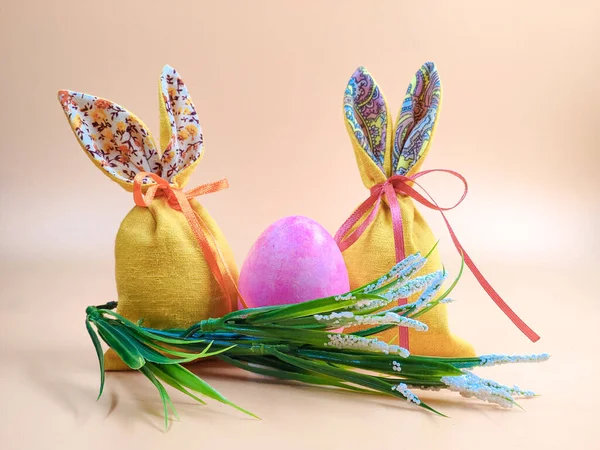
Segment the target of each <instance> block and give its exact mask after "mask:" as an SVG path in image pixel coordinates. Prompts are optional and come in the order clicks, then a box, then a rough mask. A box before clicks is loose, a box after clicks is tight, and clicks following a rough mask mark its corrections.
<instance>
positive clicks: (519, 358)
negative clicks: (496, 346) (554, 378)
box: [479, 353, 550, 367]
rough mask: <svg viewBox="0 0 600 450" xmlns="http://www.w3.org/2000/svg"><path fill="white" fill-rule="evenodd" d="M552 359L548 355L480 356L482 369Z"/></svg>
mask: <svg viewBox="0 0 600 450" xmlns="http://www.w3.org/2000/svg"><path fill="white" fill-rule="evenodd" d="M549 358H550V355H549V354H548V353H540V354H537V355H501V354H493V355H483V356H480V357H479V359H480V360H481V366H482V367H489V366H498V365H501V364H512V363H531V362H543V361H547V360H548V359H549Z"/></svg>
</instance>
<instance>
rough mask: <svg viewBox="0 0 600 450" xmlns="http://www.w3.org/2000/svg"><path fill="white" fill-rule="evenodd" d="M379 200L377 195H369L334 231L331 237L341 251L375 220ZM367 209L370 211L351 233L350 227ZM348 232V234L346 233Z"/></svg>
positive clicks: (352, 242)
mask: <svg viewBox="0 0 600 450" xmlns="http://www.w3.org/2000/svg"><path fill="white" fill-rule="evenodd" d="M380 201H381V200H380V197H379V196H375V195H372V196H370V197H369V198H368V199H366V200H365V201H364V202H362V203H361V204H360V206H359V207H358V208H356V210H355V211H354V212H353V213H352V215H351V216H350V217H348V219H346V221H345V222H344V223H343V224H342V226H341V227H340V228H339V230H338V231H337V233H335V236H334V238H333V239H334V240H335V242H337V244H338V247H339V248H340V251H342V252H343V251H344V250H346V249H347V248H348V247H350V246H351V245H352V244H354V243H355V242H356V241H357V240H358V238H359V237H360V236H361V235H362V234H363V233H364V232H365V230H366V229H367V228H368V226H369V225H370V224H371V223H372V222H373V220H375V216H376V215H377V212H378V211H379V204H380ZM369 210H371V212H370V214H369V215H368V216H367V218H366V219H365V220H364V221H363V222H362V223H361V224H360V225H359V226H358V227H357V228H356V229H355V230H354V231H353V232H352V233H350V230H351V229H352V227H354V225H356V224H357V223H358V222H359V221H360V219H361V218H362V217H364V215H365V214H366V213H367V211H369ZM348 233H350V234H349V235H348ZM347 235H348V236H347Z"/></svg>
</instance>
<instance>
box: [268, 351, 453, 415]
mask: <svg viewBox="0 0 600 450" xmlns="http://www.w3.org/2000/svg"><path fill="white" fill-rule="evenodd" d="M273 355H274V356H276V357H277V358H279V359H281V360H283V361H285V362H288V363H289V364H293V365H295V366H299V367H302V368H305V369H308V370H311V371H314V372H317V373H322V374H325V375H329V376H332V377H334V378H337V379H342V380H345V381H347V382H350V383H354V384H358V385H360V386H363V387H367V388H370V389H373V390H375V391H378V392H381V393H383V394H387V395H390V396H393V397H400V398H403V399H406V397H404V395H402V394H401V393H400V392H398V391H394V390H392V385H391V384H390V383H387V382H385V381H383V380H381V379H379V378H377V377H374V376H371V375H366V374H362V373H358V372H354V371H351V370H346V369H341V368H338V367H335V366H332V365H330V364H327V363H323V362H317V361H310V360H307V359H304V358H298V357H295V356H291V355H286V354H284V353H281V352H278V351H277V350H274V351H273ZM416 406H419V407H421V408H425V409H427V410H429V411H431V412H434V413H435V414H438V415H440V416H444V417H446V416H445V415H444V414H442V413H440V412H439V411H436V410H435V409H433V408H431V407H430V406H428V405H427V404H425V403H423V402H420V403H419V404H418V405H416Z"/></svg>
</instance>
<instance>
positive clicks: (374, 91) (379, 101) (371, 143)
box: [344, 67, 391, 173]
mask: <svg viewBox="0 0 600 450" xmlns="http://www.w3.org/2000/svg"><path fill="white" fill-rule="evenodd" d="M344 114H345V116H346V125H347V127H348V128H349V130H350V131H351V135H352V136H353V138H354V139H355V140H356V143H358V145H359V146H360V148H362V150H363V151H364V152H365V153H366V154H367V155H368V156H369V157H370V158H371V160H372V161H373V162H374V163H375V164H376V165H377V166H378V167H379V169H381V171H382V172H384V173H385V172H386V171H385V169H384V167H385V151H386V147H387V141H388V138H389V136H388V135H389V134H390V132H391V130H390V128H391V121H390V118H389V117H388V110H387V105H386V103H385V99H384V97H383V94H382V93H381V90H380V89H379V86H377V83H376V82H375V80H374V79H373V77H372V76H371V74H370V73H369V72H368V71H367V69H365V68H364V67H359V68H358V69H357V70H356V72H354V74H353V75H352V77H351V78H350V81H349V82H348V86H347V87H346V92H345V94H344Z"/></svg>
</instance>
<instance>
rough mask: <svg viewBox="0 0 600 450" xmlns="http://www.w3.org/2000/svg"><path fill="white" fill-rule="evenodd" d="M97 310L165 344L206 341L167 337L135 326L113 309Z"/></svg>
mask: <svg viewBox="0 0 600 450" xmlns="http://www.w3.org/2000/svg"><path fill="white" fill-rule="evenodd" d="M99 311H100V312H102V313H104V314H106V315H109V316H113V317H114V318H115V319H117V320H118V321H119V322H121V323H122V324H123V325H125V326H126V327H127V328H130V329H132V330H135V331H136V332H137V333H139V334H141V335H142V336H144V337H146V338H149V339H154V340H157V341H161V342H164V343H167V344H184V345H185V344H192V343H193V344H201V343H206V341H205V340H204V339H178V338H169V337H166V336H164V335H161V334H158V333H152V332H150V331H148V330H147V329H146V328H142V327H139V326H137V325H136V324H135V323H133V322H132V321H130V320H128V319H126V318H125V317H123V316H121V315H120V314H117V313H116V312H114V311H109V310H105V309H103V310H99Z"/></svg>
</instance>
